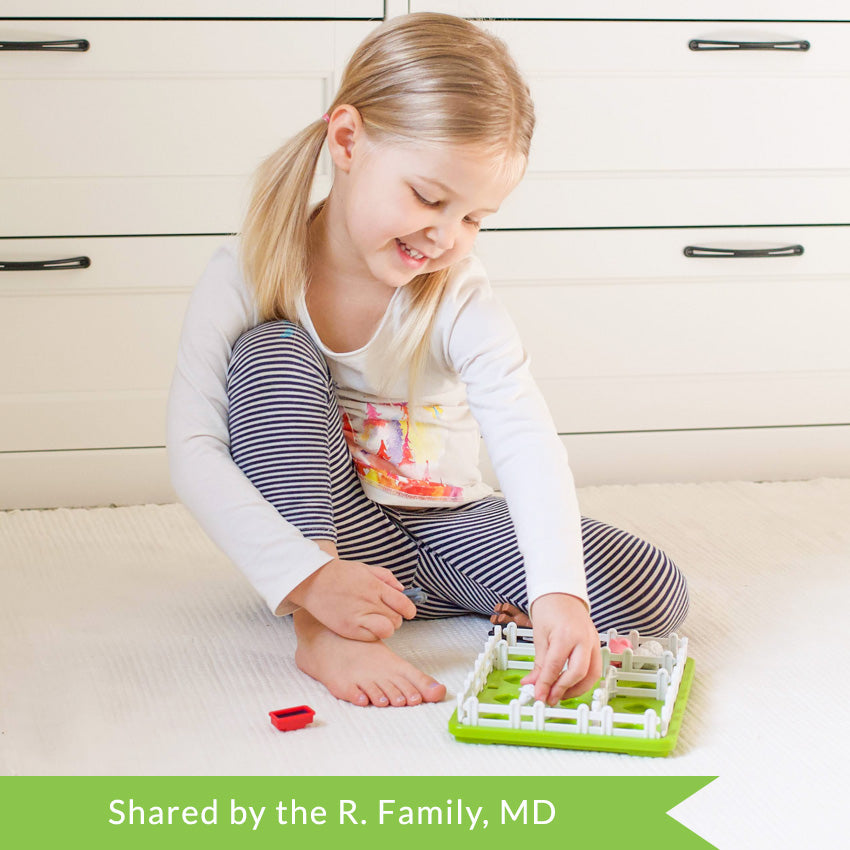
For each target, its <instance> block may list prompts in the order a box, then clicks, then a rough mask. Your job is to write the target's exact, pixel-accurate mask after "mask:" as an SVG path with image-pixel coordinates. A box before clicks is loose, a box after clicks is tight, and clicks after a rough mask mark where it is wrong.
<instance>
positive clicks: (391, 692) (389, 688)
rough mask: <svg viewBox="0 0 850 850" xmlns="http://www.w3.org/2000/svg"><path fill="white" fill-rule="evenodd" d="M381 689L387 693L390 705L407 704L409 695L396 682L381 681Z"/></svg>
mask: <svg viewBox="0 0 850 850" xmlns="http://www.w3.org/2000/svg"><path fill="white" fill-rule="evenodd" d="M381 689H382V690H383V692H384V694H386V696H387V699H389V701H390V705H399V706H401V705H406V704H407V696H406V695H405V694H404V692H403V690H402V689H401V688H400V687H398V685H397V684H396V683H395V682H381Z"/></svg>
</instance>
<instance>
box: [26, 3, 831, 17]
mask: <svg viewBox="0 0 850 850" xmlns="http://www.w3.org/2000/svg"><path fill="white" fill-rule="evenodd" d="M16 2H18V3H24V2H26V0H16ZM53 2H58V0H53ZM409 5H410V11H411V12H423V11H431V12H445V13H447V14H450V15H461V16H463V17H467V18H488V19H491V18H509V19H514V18H516V19H519V20H522V19H525V18H538V19H539V18H545V19H548V20H569V19H576V18H590V19H593V20H606V19H622V18H627V19H634V18H640V19H643V20H645V21H656V20H661V19H664V18H670V19H673V20H697V21H706V20H745V21H752V20H774V21H776V20H798V19H800V18H805V19H806V20H807V21H819V20H827V21H832V20H837V21H841V20H845V19H846V17H847V8H846V5H845V3H844V2H843V0H806V2H805V3H803V2H802V0H688V2H687V3H682V0H641V2H640V4H636V3H635V2H634V0H605V2H604V3H600V2H599V0H569V2H564V0H410V4H409Z"/></svg>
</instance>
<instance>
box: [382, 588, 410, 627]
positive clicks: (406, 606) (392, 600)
mask: <svg viewBox="0 0 850 850" xmlns="http://www.w3.org/2000/svg"><path fill="white" fill-rule="evenodd" d="M381 601H382V602H383V603H384V605H386V606H387V616H388V617H390V616H391V617H393V618H396V617H397V618H398V623H397V624H396V628H398V627H399V626H400V625H401V618H402V617H404V618H405V619H406V620H412V619H413V618H414V617H415V616H416V606H415V605H414V604H413V603H412V602H411V601H410V600H409V599H408V598H407V597H406V596H405V595H404V594H403V593H402V592H401V591H400V590H395V589H394V588H392V587H386V588H384V589H383V590H382V591H381Z"/></svg>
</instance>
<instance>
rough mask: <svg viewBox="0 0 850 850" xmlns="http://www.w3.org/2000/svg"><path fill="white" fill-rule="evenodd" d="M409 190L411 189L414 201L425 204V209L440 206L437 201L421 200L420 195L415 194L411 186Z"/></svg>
mask: <svg viewBox="0 0 850 850" xmlns="http://www.w3.org/2000/svg"><path fill="white" fill-rule="evenodd" d="M410 188H411V191H412V192H413V194H414V195H415V196H416V200H417V201H419V203H421V204H425V206H426V207H436V206H439V204H440V202H439V201H429V200H427V198H423V197H422V195H420V194H419V192H417V191H416V189H414V188H413V187H412V186H411V187H410Z"/></svg>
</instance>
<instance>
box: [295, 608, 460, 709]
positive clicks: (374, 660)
mask: <svg viewBox="0 0 850 850" xmlns="http://www.w3.org/2000/svg"><path fill="white" fill-rule="evenodd" d="M294 622H295V634H296V635H297V636H298V649H296V651H295V663H296V664H297V665H298V667H299V669H300V670H302V671H303V672H304V673H306V674H307V675H308V676H312V677H313V678H314V679H316V681H318V682H321V683H322V684H323V685H324V686H325V687H326V688H327V689H328V690H329V691H330V692H331V693H332V694H333V695H334V696H335V697H337V698H338V699H344V700H347V701H348V702H353V703H354V704H355V705H369V704H370V703H371V704H372V705H376V706H380V707H383V706H389V705H395V706H402V705H420V704H421V703H423V702H440V700H442V699H444V698H445V696H446V687H445V685H441V684H440V683H439V682H437V680H436V679H432V678H431V677H430V676H428V675H426V674H425V673H422V672H421V671H420V670H417V669H416V668H415V667H414V666H413V665H412V664H410V663H408V662H407V661H405V660H404V659H403V658H400V657H399V656H398V655H396V654H395V653H394V652H393V651H392V650H391V649H390V648H389V647H388V646H386V645H385V644H384V643H382V642H381V641H362V640H351V639H349V638H345V637H342V636H341V635H338V634H336V632H332V631H331V630H330V629H329V628H327V627H326V626H324V625H322V624H321V623H320V622H319V621H318V620H317V619H316V618H315V617H313V615H312V614H309V613H308V612H307V611H306V610H304V609H303V608H302V609H300V610H298V611H296V612H295V614H294Z"/></svg>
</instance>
